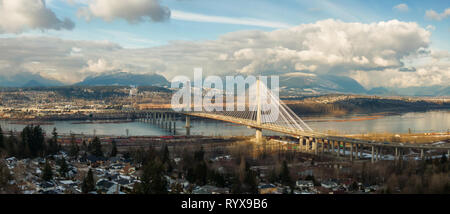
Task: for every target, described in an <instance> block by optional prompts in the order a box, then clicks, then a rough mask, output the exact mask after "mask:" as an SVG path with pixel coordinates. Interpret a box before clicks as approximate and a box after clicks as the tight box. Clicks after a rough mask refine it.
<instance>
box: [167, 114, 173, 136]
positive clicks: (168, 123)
mask: <svg viewBox="0 0 450 214" xmlns="http://www.w3.org/2000/svg"><path fill="white" fill-rule="evenodd" d="M167 125H168V127H167V129H168V130H169V133H172V114H170V113H169V115H168V118H167Z"/></svg>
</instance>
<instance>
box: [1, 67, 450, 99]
mask: <svg viewBox="0 0 450 214" xmlns="http://www.w3.org/2000/svg"><path fill="white" fill-rule="evenodd" d="M63 85H66V84H64V83H61V82H59V81H57V80H52V79H48V78H45V77H42V76H41V75H39V74H31V73H19V74H16V75H13V76H8V77H6V76H0V87H53V86H63ZM75 85H77V86H114V85H115V86H130V85H136V86H160V87H163V86H169V82H168V81H167V79H166V78H165V77H163V76H161V75H159V74H133V73H127V72H110V73H103V74H100V75H94V76H89V77H87V78H85V79H84V80H83V81H81V82H79V83H76V84H75ZM279 85H280V87H281V90H282V91H293V92H294V93H295V92H314V93H318V94H327V93H351V94H368V95H385V96H395V95H405V96H450V86H427V87H408V88H393V87H392V88H385V87H377V88H372V89H370V90H367V89H365V88H364V87H363V86H362V85H361V84H359V83H358V82H357V81H356V80H354V79H352V78H350V77H345V76H336V75H313V74H296V75H283V76H280V84H279Z"/></svg>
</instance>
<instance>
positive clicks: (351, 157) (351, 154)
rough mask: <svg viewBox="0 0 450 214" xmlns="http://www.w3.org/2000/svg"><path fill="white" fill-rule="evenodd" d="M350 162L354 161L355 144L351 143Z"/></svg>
mask: <svg viewBox="0 0 450 214" xmlns="http://www.w3.org/2000/svg"><path fill="white" fill-rule="evenodd" d="M350 161H353V143H350Z"/></svg>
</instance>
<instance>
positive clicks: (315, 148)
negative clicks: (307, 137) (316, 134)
mask: <svg viewBox="0 0 450 214" xmlns="http://www.w3.org/2000/svg"><path fill="white" fill-rule="evenodd" d="M318 144H319V142H318V140H317V138H313V139H312V146H313V150H314V154H315V155H318V154H319V148H318Z"/></svg>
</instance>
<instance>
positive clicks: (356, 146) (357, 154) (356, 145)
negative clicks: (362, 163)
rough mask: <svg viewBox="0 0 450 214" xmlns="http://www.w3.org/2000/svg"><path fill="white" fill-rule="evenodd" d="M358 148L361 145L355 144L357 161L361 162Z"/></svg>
mask: <svg viewBox="0 0 450 214" xmlns="http://www.w3.org/2000/svg"><path fill="white" fill-rule="evenodd" d="M358 147H359V144H355V159H356V160H359V153H358Z"/></svg>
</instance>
